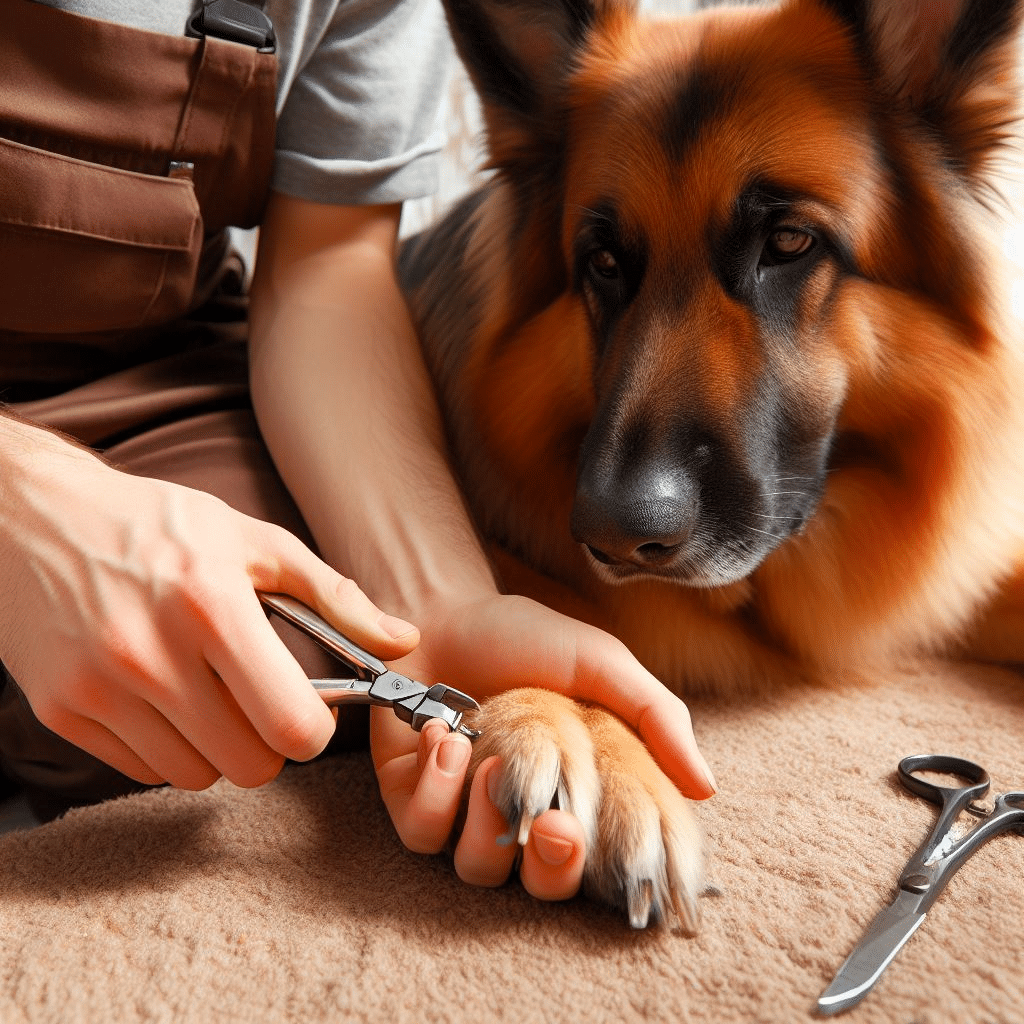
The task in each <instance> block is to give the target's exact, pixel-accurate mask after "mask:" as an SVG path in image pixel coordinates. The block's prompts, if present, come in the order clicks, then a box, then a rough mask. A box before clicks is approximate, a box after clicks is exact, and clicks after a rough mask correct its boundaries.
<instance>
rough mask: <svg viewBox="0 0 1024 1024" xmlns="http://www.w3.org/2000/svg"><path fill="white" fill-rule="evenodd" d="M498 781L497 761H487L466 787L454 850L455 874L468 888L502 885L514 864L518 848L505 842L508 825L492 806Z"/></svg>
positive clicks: (492, 759) (498, 763)
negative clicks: (462, 821)
mask: <svg viewBox="0 0 1024 1024" xmlns="http://www.w3.org/2000/svg"><path fill="white" fill-rule="evenodd" d="M500 778H501V761H500V760H499V759H498V758H497V757H489V758H487V760H486V761H484V762H483V763H482V764H481V765H480V767H479V768H477V771H476V775H475V776H474V778H473V785H472V786H471V787H470V792H469V807H468V808H467V811H466V824H465V827H464V828H463V830H462V835H461V836H460V837H459V841H458V843H457V845H456V847H455V872H456V874H457V875H458V876H459V878H461V879H462V880H463V881H464V882H467V883H468V884H469V885H479V886H485V887H488V888H494V887H495V886H499V885H503V884H504V883H505V882H506V881H507V880H508V876H509V875H510V874H511V873H512V868H513V867H514V865H515V862H516V856H517V855H518V851H519V847H518V846H517V845H516V844H515V843H514V842H511V841H510V840H509V837H508V830H509V825H508V822H507V821H506V820H505V818H504V816H503V815H502V814H501V812H500V811H499V810H498V808H497V807H496V806H495V803H494V800H495V798H496V797H497V794H498V789H499V782H500ZM492 794H493V796H492Z"/></svg>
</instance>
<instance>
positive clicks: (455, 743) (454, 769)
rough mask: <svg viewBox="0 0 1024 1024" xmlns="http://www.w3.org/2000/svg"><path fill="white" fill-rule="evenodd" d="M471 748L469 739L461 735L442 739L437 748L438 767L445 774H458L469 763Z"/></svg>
mask: <svg viewBox="0 0 1024 1024" xmlns="http://www.w3.org/2000/svg"><path fill="white" fill-rule="evenodd" d="M471 750H472V747H471V746H470V744H469V740H466V739H463V738H462V737H461V736H453V737H452V738H451V739H447V740H442V741H441V744H440V745H439V746H438V748H437V767H438V768H440V769H441V771H443V772H444V773H445V775H458V774H459V773H460V772H461V771H462V770H463V769H464V768H465V767H466V765H467V764H469V754H470V751H471Z"/></svg>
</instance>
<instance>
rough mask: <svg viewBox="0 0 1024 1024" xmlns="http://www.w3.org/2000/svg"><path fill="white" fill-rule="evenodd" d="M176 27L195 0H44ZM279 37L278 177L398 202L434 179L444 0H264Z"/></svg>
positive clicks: (304, 192) (290, 185) (287, 183)
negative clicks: (441, 2)
mask: <svg viewBox="0 0 1024 1024" xmlns="http://www.w3.org/2000/svg"><path fill="white" fill-rule="evenodd" d="M39 2H41V3H46V4H49V6H51V7H59V8H61V9H62V10H66V11H72V12H74V13H77V14H84V15H88V16H89V17H93V18H102V19H104V20H106V21H114V22H118V23H120V24H123V25H131V26H133V27H135V28H142V29H149V30H151V31H154V32H163V33H166V34H169V35H181V34H183V32H184V29H185V23H186V21H187V20H188V18H189V17H190V16H191V14H192V13H193V12H194V10H196V9H197V8H198V7H199V0H143V2H139V0H39ZM264 10H265V11H266V13H267V14H268V15H269V16H270V18H271V20H272V21H273V24H274V31H275V34H276V36H277V57H278V65H279V71H278V85H277V117H278V122H277V155H276V159H275V164H274V177H273V182H272V186H273V188H275V189H276V190H277V191H279V192H285V193H287V194H289V195H293V196H298V197H299V198H302V199H310V200H313V201H315V202H320V203H337V204H364V203H395V202H401V201H403V200H405V199H412V198H415V197H417V196H424V195H429V194H430V193H432V192H434V191H435V190H436V188H437V178H438V158H437V155H438V151H439V150H440V148H441V136H440V132H439V130H438V126H437V114H438V108H439V104H440V99H441V94H442V90H443V87H444V83H445V80H446V76H447V71H448V64H449V60H450V52H451V48H450V44H449V42H448V35H447V30H446V28H445V24H444V14H443V12H442V9H441V5H440V2H439V0H266V2H265V4H264Z"/></svg>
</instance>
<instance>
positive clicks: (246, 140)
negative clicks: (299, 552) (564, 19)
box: [0, 0, 365, 816]
mask: <svg viewBox="0 0 1024 1024" xmlns="http://www.w3.org/2000/svg"><path fill="white" fill-rule="evenodd" d="M4 19H5V27H4V32H3V33H0V67H3V68H4V76H3V77H4V86H3V88H2V89H0V398H3V399H4V400H5V401H7V402H8V403H9V404H10V406H11V407H12V408H13V409H14V410H15V411H17V412H18V413H19V414H20V415H22V416H24V417H26V418H28V419H31V420H34V421H36V422H39V423H41V424H45V425H48V426H51V427H54V428H57V429H60V430H62V431H64V432H65V433H68V434H70V435H72V436H74V437H76V438H78V439H79V440H81V441H82V442H84V443H85V444H87V445H90V446H92V447H93V448H95V449H96V450H98V451H101V452H103V453H104V454H105V456H106V457H107V458H108V459H110V460H111V461H112V462H113V463H115V464H116V465H118V466H119V467H121V468H122V469H124V470H125V471H127V472H130V473H137V474H140V475H143V476H149V477H154V478H159V479H163V480H170V481H173V482H176V483H180V484H185V485H187V486H190V487H195V488H199V489H201V490H204V491H208V492H210V493H212V494H215V495H217V496H218V497H220V498H222V499H223V500H224V501H226V502H228V503H229V504H230V505H232V506H234V507H235V508H237V509H238V510H240V511H242V512H245V513H247V514H248V515H251V516H254V517H256V518H259V519H264V520H268V521H271V522H275V523H278V524H280V525H282V526H284V527H286V528H288V529H290V530H292V531H293V532H294V533H296V534H297V535H298V536H299V537H301V538H302V539H303V540H305V541H306V542H307V543H309V544H312V541H311V538H310V537H309V534H308V531H307V529H306V527H305V525H304V523H303V522H302V519H301V517H300V515H299V513H298V510H297V509H296V507H295V505H294V503H293V502H292V500H291V498H290V497H289V495H288V494H287V492H286V491H285V488H284V486H283V484H282V483H281V480H280V478H279V477H278V475H277V473H276V471H275V469H274V466H273V463H272V461H271V459H270V457H269V455H268V453H267V451H266V449H265V447H264V445H263V443H262V441H261V439H260V436H259V432H258V430H257V427H256V422H255V419H254V417H253V414H252V410H251V406H250V401H249V390H248V367H247V360H246V344H245V342H246V300H245V296H244V294H243V276H244V275H243V272H242V271H243V268H242V266H241V263H240V261H239V260H238V258H237V257H236V256H234V255H232V254H231V253H229V251H228V247H227V234H226V231H225V229H226V227H227V226H229V225H235V226H239V227H251V226H254V225H256V224H257V223H258V221H259V218H260V216H261V215H262V211H263V208H264V206H265V203H266V198H267V194H268V189H269V181H270V171H271V167H272V163H273V148H274V100H275V84H276V59H275V57H274V55H273V54H267V53H259V52H257V51H256V50H254V49H252V48H251V47H248V46H244V45H241V44H237V43H231V42H226V41H223V40H218V39H191V38H185V37H184V36H182V37H180V38H179V37H170V36H164V35H160V34H157V33H152V32H144V31H141V30H138V29H132V28H127V27H125V26H120V25H114V24H111V23H108V22H103V21H98V20H95V19H91V18H85V17H81V16H78V15H72V14H68V13H66V12H63V11H59V10H55V9H53V8H50V7H47V6H43V5H41V4H37V3H34V2H31V0H9V2H8V4H7V7H6V8H5V13H4ZM70 55H74V60H72V59H71V58H70ZM0 614H2V597H0ZM275 628H278V630H279V632H280V634H281V635H282V637H283V638H284V639H285V642H286V643H287V644H288V645H289V647H290V648H291V649H292V650H293V651H294V652H295V653H296V655H297V656H298V657H299V660H300V662H301V663H302V664H303V667H304V668H305V669H306V671H307V674H309V675H310V676H314V675H328V674H333V672H334V670H335V669H336V666H335V665H333V664H332V663H331V662H330V659H329V657H328V656H327V655H326V654H324V653H323V652H322V651H320V649H319V648H317V647H316V646H315V645H313V644H312V643H311V642H310V641H308V640H307V639H306V638H305V637H303V636H301V635H299V634H297V633H296V631H295V630H293V629H292V628H291V627H289V626H287V625H285V624H283V623H278V622H276V621H275ZM0 667H2V666H0ZM361 722H365V716H364V715H357V716H354V717H347V718H346V719H344V720H343V727H341V728H340V729H339V742H342V743H347V742H351V741H352V739H353V737H355V736H358V735H361V734H362V733H363V731H364V730H362V729H361V728H360V723H361ZM0 775H3V776H6V777H7V778H8V779H9V780H10V779H13V780H15V781H16V783H18V784H20V785H22V786H24V787H25V788H26V789H27V790H28V791H29V793H30V795H31V796H32V798H33V800H34V802H35V803H36V806H37V809H38V810H39V812H41V813H42V814H44V815H46V816H49V815H52V814H53V813H54V812H58V811H59V810H61V809H63V808H64V807H66V806H70V805H74V804H80V803H88V802H93V801H96V800H100V799H104V798H107V797H110V796H115V795H119V794H122V793H126V792H129V791H131V790H133V789H138V788H140V787H139V785H138V784H137V783H135V782H133V781H132V780H131V779H127V778H125V777H124V776H122V775H120V774H119V773H117V772H115V771H114V770H113V769H111V768H109V767H108V766H106V765H103V764H101V763H100V762H99V761H97V760H96V759H95V758H92V757H91V756H89V755H88V754H86V753H84V752H83V751H81V750H78V749H77V748H75V747H73V746H72V745H71V744H69V743H67V742H66V741H64V740H63V739H61V738H60V737H58V736H56V735H55V734H54V733H52V732H50V731H49V730H48V729H46V728H44V727H43V726H42V725H41V724H40V723H39V721H38V720H37V719H36V717H35V715H34V714H33V713H32V710H31V708H30V707H29V705H28V702H27V700H26V699H25V697H24V695H23V694H22V692H21V691H20V689H19V688H18V686H17V683H16V681H15V680H12V679H11V677H10V675H9V673H7V672H6V670H4V671H2V672H0Z"/></svg>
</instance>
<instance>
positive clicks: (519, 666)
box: [251, 193, 714, 846]
mask: <svg viewBox="0 0 1024 1024" xmlns="http://www.w3.org/2000/svg"><path fill="white" fill-rule="evenodd" d="M398 218H399V207H397V206H385V207H373V206H369V207H355V208H353V207H344V206H329V205H322V204H317V203H313V202H309V201H307V200H302V199H297V198H292V197H289V196H285V195H282V194H278V193H275V194H273V195H272V198H271V201H270V206H269V209H268V212H267V216H266V218H265V221H264V225H263V228H262V231H261V238H260V246H259V253H258V258H257V267H256V273H255V279H254V282H253V292H252V310H251V359H252V393H253V401H254V404H255V408H256V412H257V418H258V420H259V423H260V427H261V430H262V431H263V433H264V436H265V438H266V440H267V443H268V446H269V448H270V450H271V453H272V455H273V457H274V460H275V462H276V464H277V466H278V469H279V471H280V472H281V474H282V476H283V478H284V480H285V483H286V484H287V485H288V487H289V489H290V490H291V492H292V494H293V496H294V497H295V499H296V501H297V503H298V505H299V507H300V509H301V510H302V512H303V515H304V516H305V518H306V521H307V523H308V524H309V526H310V529H311V530H312V532H313V535H314V537H315V538H316V541H317V544H318V546H319V548H320V550H321V553H322V554H323V555H324V557H325V558H326V559H327V561H328V562H330V563H331V564H332V565H334V566H335V567H336V568H338V569H339V570H341V571H342V572H344V573H346V574H347V575H350V576H352V578H353V579H355V580H356V581H357V582H358V583H359V584H360V586H362V587H363V588H364V590H365V591H366V593H367V594H368V595H369V596H370V597H371V598H372V599H373V600H374V601H375V602H376V603H377V604H378V605H379V606H380V607H382V608H385V609H387V610H388V611H390V612H393V613H394V614H397V615H400V616H402V617H403V618H405V619H408V620H409V621H411V622H414V623H416V625H417V626H419V628H420V630H421V642H420V644H419V646H418V647H417V649H416V651H415V652H414V654H413V655H412V656H411V658H410V659H409V660H408V664H409V665H410V666H411V668H410V671H415V672H417V673H418V674H419V675H420V677H421V678H423V679H424V680H425V681H428V682H432V681H435V680H436V679H438V678H443V679H444V681H445V682H448V683H450V684H451V685H453V686H457V687H459V688H461V689H464V690H467V691H468V692H470V693H472V694H473V695H474V696H477V697H483V696H486V695H487V694H489V693H494V692H499V691H503V690H506V689H510V688H512V687H514V686H524V685H541V686H546V687H549V688H552V689H557V690H560V691H561V692H563V693H567V694H569V695H570V696H574V697H578V698H580V699H583V700H589V701H594V702H596V703H599V704H602V705H604V706H605V707H607V708H608V709H609V710H611V711H613V712H615V713H616V714H618V715H619V716H620V717H621V718H623V719H624V720H625V721H626V722H627V723H628V724H630V725H631V726H633V727H634V728H635V729H637V730H638V731H639V732H640V734H641V736H642V737H643V738H644V739H645V740H646V742H647V744H648V746H649V747H650V748H651V750H652V753H653V754H654V756H655V758H656V759H657V760H658V762H659V763H660V764H661V766H662V768H663V769H664V770H665V771H666V773H667V774H668V775H669V776H670V777H671V778H672V779H673V780H674V781H675V782H676V784H677V785H678V786H679V787H680V789H681V790H682V791H683V792H684V793H686V794H688V795H690V796H693V797H697V798H703V797H706V796H709V795H711V793H712V792H713V791H714V787H713V783H712V782H711V781H710V773H709V772H708V770H707V766H706V764H705V762H704V759H703V757H702V756H701V755H700V753H699V751H698V750H697V746H696V743H695V741H694V738H693V733H692V730H691V727H690V719H689V715H688V713H687V711H686V707H685V705H684V704H683V703H682V702H681V701H679V700H678V699H677V698H676V697H674V696H673V695H672V694H670V693H669V692H668V691H667V690H666V689H665V688H664V687H663V686H662V685H661V684H660V683H659V682H658V681H657V680H656V679H655V678H654V677H653V676H651V675H650V673H648V672H647V671H646V670H645V669H643V668H642V666H640V665H639V663H638V662H636V660H635V659H634V658H633V657H632V656H631V655H630V654H629V652H628V651H627V650H626V649H625V647H624V646H623V645H622V644H621V643H619V642H618V641H617V640H615V639H614V638H612V637H610V636H608V635H607V634H605V633H602V632H601V631H600V630H597V629H594V628H593V627H590V626H586V625H584V624H582V623H579V622H576V621H575V620H573V619H569V618H567V617H565V616H562V615H559V614H557V613H555V612H553V611H551V610H550V609H548V608H546V607H544V606H542V605H539V604H537V603H535V602H532V601H528V600H526V599H524V598H518V597H511V596H503V595H501V594H499V592H498V589H497V587H496V584H495V581H494V578H493V575H492V573H491V570H490V567H489V564H488V561H487V558H486V556H485V554H484V552H483V550H482V549H481V546H480V543H479V541H478V539H477V536H476V533H475V531H474V528H473V526H472V523H471V522H470V520H469V518H468V515H467V513H466V510H465V507H464V504H463V501H462V497H461V494H460V492H459V489H458V486H457V484H456V482H455V480H454V479H453V476H452V473H451V470H450V468H449V465H448V462H447V458H446V454H445V447H444V440H443V432H442V429H441V425H440V418H439V414H438V410H437V407H436V402H435V399H434V394H433V389H432V387H431V384H430V381H429V378H428V375H427V372H426V369H425V366H424V363H423V359H422V355H421V353H420V348H419V344H418V341H417V339H416V336H415V332H414V329H413V327H412V324H411V321H410V318H409V315H408V311H407V308H406V305H405V302H404V300H403V297H402V295H401V292H400V290H399V287H398V285H397V283H396V280H395V269H394V258H395V256H394V250H395V239H396V235H397V228H398ZM385 719H386V716H385V718H382V717H381V716H377V718H376V719H375V723H377V724H375V727H374V734H375V747H376V749H375V761H376V762H377V765H378V773H380V772H381V771H382V768H383V766H385V765H386V764H388V763H390V762H392V761H395V760H396V759H398V758H400V757H403V756H405V755H406V754H407V753H408V751H407V750H405V748H404V747H403V745H402V744H403V742H404V740H403V739H402V734H401V733H400V732H396V731H395V730H394V728H393V724H392V723H390V722H387V721H386V720H385ZM446 742H447V741H446ZM391 754H393V755H394V756H393V757H392V756H389V755H391ZM421 761H422V755H421ZM404 763H405V764H407V765H408V764H412V768H411V769H410V770H409V772H408V773H407V774H406V775H404V776H403V780H404V781H403V782H401V783H400V784H399V783H395V782H394V780H393V779H392V780H391V783H390V784H389V785H388V787H387V789H388V792H390V793H392V795H393V797H394V800H393V804H392V805H389V806H391V809H392V814H393V817H395V824H396V826H397V827H398V829H399V831H400V832H401V833H403V837H405V836H406V835H407V834H412V833H413V832H415V831H416V827H417V826H416V824H415V822H412V821H406V820H404V817H407V816H408V815H407V814H406V812H405V811H403V809H402V808H403V807H405V806H406V805H407V804H408V801H409V799H410V787H412V786H414V784H415V780H416V778H417V772H418V770H419V767H422V765H419V766H417V765H416V763H415V758H414V759H413V761H412V762H408V761H406V762H404ZM412 817H413V818H416V820H417V821H418V815H415V814H414V815H412ZM442 841H443V840H442ZM417 845H421V846H422V845H424V844H423V843H422V842H417Z"/></svg>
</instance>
